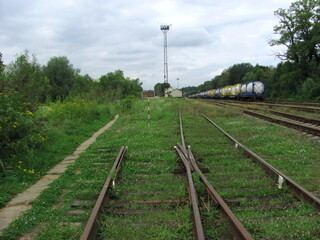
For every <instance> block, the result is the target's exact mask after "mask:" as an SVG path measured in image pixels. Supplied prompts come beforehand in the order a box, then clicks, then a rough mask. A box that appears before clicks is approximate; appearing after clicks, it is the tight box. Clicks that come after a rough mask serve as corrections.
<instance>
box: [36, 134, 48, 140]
mask: <svg viewBox="0 0 320 240" xmlns="http://www.w3.org/2000/svg"><path fill="white" fill-rule="evenodd" d="M38 136H39V137H40V138H41V140H42V141H47V140H48V138H49V137H42V136H41V135H40V134H38Z"/></svg>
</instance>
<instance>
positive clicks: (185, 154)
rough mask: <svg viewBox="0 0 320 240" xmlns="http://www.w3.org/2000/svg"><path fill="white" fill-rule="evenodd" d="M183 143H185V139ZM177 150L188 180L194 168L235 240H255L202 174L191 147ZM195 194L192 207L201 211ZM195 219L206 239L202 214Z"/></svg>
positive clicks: (200, 235)
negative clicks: (218, 207)
mask: <svg viewBox="0 0 320 240" xmlns="http://www.w3.org/2000/svg"><path fill="white" fill-rule="evenodd" d="M180 132H181V138H184V134H183V128H182V119H181V115H180ZM183 142H184V139H183ZM175 149H176V151H177V153H178V155H179V156H180V158H181V160H182V162H183V163H184V165H185V167H186V170H187V173H188V180H189V179H190V181H192V182H193V180H192V174H191V170H190V169H191V168H192V169H194V170H195V171H196V172H197V173H198V174H199V176H200V178H201V180H202V181H203V183H204V184H205V186H206V189H207V191H208V193H209V195H210V196H211V197H212V199H213V201H214V202H215V203H216V204H218V205H219V206H220V208H221V211H222V213H223V215H224V216H225V217H226V218H227V220H228V222H229V225H230V227H231V231H232V235H233V237H234V239H235V240H253V238H252V237H251V235H250V234H249V233H248V231H247V230H246V229H245V228H244V227H243V225H242V223H241V222H240V221H239V220H238V219H237V217H236V216H235V215H234V214H233V212H232V211H231V210H230V208H229V207H228V205H227V204H226V203H225V202H224V200H223V199H222V197H221V196H220V195H219V194H218V193H217V191H216V190H215V189H214V188H213V186H212V185H211V183H210V182H209V180H208V179H207V178H206V177H205V175H204V174H203V173H202V171H201V170H200V168H199V167H198V165H197V164H196V161H195V159H194V156H193V154H192V151H191V147H190V146H189V147H188V149H186V147H185V144H184V145H183V144H182V145H180V144H178V147H175ZM190 166H191V167H190ZM193 188H194V187H193ZM194 192H195V193H192V194H194V198H196V201H193V202H192V206H193V209H199V207H198V200H197V196H196V191H195V190H194ZM197 211H199V210H197ZM194 219H195V225H196V229H197V235H198V239H204V233H203V228H202V223H201V218H200V213H198V212H197V213H196V215H195V213H194ZM198 229H200V232H198Z"/></svg>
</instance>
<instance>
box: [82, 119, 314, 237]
mask: <svg viewBox="0 0 320 240" xmlns="http://www.w3.org/2000/svg"><path fill="white" fill-rule="evenodd" d="M193 117H195V116H193ZM204 117H205V116H204ZM205 118H206V119H207V120H208V121H209V122H210V123H211V124H213V125H215V127H216V128H217V129H218V130H215V129H213V127H210V132H212V133H214V134H212V135H211V134H210V138H211V137H212V138H214V141H208V140H210V138H209V139H208V138H206V139H204V138H203V136H200V137H199V136H198V135H197V131H198V133H199V132H201V131H200V129H201V128H206V132H208V131H209V128H208V125H206V124H207V123H206V121H205V120H198V121H197V122H199V126H197V130H196V131H190V130H189V129H190V128H192V127H194V126H190V125H188V124H190V123H188V120H186V122H187V124H186V125H187V128H186V129H187V130H186V132H187V138H186V139H187V142H188V143H193V141H195V142H197V143H199V142H201V145H202V146H205V149H206V154H205V157H206V158H208V161H207V159H201V158H199V157H198V156H199V155H201V151H199V152H198V151H197V147H195V149H196V150H195V153H196V156H197V157H196V158H195V157H194V154H193V153H192V151H191V147H190V146H189V147H186V143H185V138H184V130H183V127H182V119H181V117H180V134H181V144H180V143H179V144H177V146H176V147H175V150H176V152H177V153H178V156H179V157H180V159H181V162H180V165H179V164H177V165H176V167H178V169H176V170H174V171H170V170H168V169H170V168H172V166H171V167H170V168H169V167H168V163H167V162H161V161H160V162H159V161H152V159H149V160H145V161H139V162H134V161H133V159H130V158H128V159H127V158H126V160H124V159H123V157H124V155H125V153H126V151H127V148H125V147H122V148H121V150H120V152H119V154H118V156H117V158H116V160H115V162H114V165H113V167H112V169H111V171H110V174H109V176H108V178H107V180H106V183H105V185H104V187H103V188H102V192H101V193H100V196H99V198H98V200H97V203H96V205H95V207H94V210H93V212H92V214H91V217H90V219H89V220H88V223H87V225H86V227H85V230H84V232H83V235H82V237H81V239H82V240H84V239H119V238H120V239H128V238H130V239H145V238H148V239H177V238H178V239H192V238H193V239H288V238H290V239H300V235H299V234H300V233H299V232H297V231H296V230H293V231H289V230H288V229H286V230H285V231H283V228H285V226H287V225H289V226H290V224H291V225H294V224H300V223H302V225H303V227H301V228H299V231H300V232H301V233H303V234H309V236H311V238H308V239H317V238H318V237H320V232H319V229H317V228H316V227H315V226H318V225H316V224H317V223H319V224H320V222H319V221H320V220H319V217H320V215H319V209H320V200H319V199H318V198H316V197H315V196H313V195H312V194H311V193H309V192H308V191H306V190H305V189H303V188H302V187H301V186H299V185H298V184H296V183H295V182H294V181H293V180H291V179H290V178H289V177H287V176H286V175H284V174H283V173H281V172H280V171H278V170H277V169H275V168H274V167H272V166H271V165H270V164H268V163H267V162H266V161H265V160H263V159H261V158H260V157H259V156H257V155H256V154H255V153H253V152H252V151H250V150H249V149H247V148H246V147H244V146H243V145H242V144H241V143H239V142H238V141H236V140H235V139H234V138H232V137H231V136H230V135H228V134H227V133H225V132H224V131H223V130H222V129H221V128H219V126H217V125H216V124H215V123H214V122H212V121H211V120H210V119H208V118H207V117H205ZM189 119H190V117H189ZM184 121H185V120H184ZM191 122H192V121H191ZM190 132H191V134H189V133H190ZM222 133H223V134H222ZM230 140H232V141H233V143H230ZM213 142H214V144H215V145H216V146H218V147H217V148H213V149H212V147H213V146H212V144H213ZM239 149H241V150H242V151H244V152H245V154H246V156H244V155H243V154H242V153H241V151H239ZM133 155H134V154H133ZM213 159H214V160H213ZM252 159H253V160H254V162H256V163H258V165H257V164H256V163H254V162H253V161H252ZM239 162H240V164H239ZM122 165H124V166H123V167H121V166H122ZM121 169H122V170H121ZM204 170H206V171H205V173H204ZM121 171H122V175H121V177H120V178H119V176H120V173H121ZM235 171H237V174H234V173H235ZM266 172H267V173H268V174H269V175H268V174H266ZM184 176H185V177H184ZM186 189H187V191H186ZM218 212H220V214H217V213H218ZM190 216H192V217H191V219H192V221H190ZM185 225H188V227H182V226H185ZM275 225H276V226H277V227H276V228H275V230H274V229H273V227H274V226H275ZM227 226H228V227H227ZM179 228H182V229H183V230H182V231H179ZM155 233H157V234H155ZM159 234H160V235H159ZM120 236H121V237H120ZM178 236H180V237H178ZM182 236H183V237H182Z"/></svg>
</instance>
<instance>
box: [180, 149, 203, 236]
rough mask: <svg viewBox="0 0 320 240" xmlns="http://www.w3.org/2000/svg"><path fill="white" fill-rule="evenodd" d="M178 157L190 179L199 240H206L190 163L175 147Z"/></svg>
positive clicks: (191, 198) (191, 199) (189, 183)
mask: <svg viewBox="0 0 320 240" xmlns="http://www.w3.org/2000/svg"><path fill="white" fill-rule="evenodd" d="M175 149H176V151H177V153H178V155H179V156H180V158H181V160H182V159H183V160H182V162H183V164H184V166H185V168H186V172H187V178H188V185H189V194H190V201H191V205H192V213H193V219H194V224H195V230H196V235H197V239H198V240H205V236H204V231H203V226H202V222H201V216H200V210H199V200H198V196H197V192H196V189H195V187H194V183H193V178H192V173H191V170H190V165H189V161H188V160H187V159H186V158H185V156H184V153H183V152H182V151H181V149H179V148H177V147H175Z"/></svg>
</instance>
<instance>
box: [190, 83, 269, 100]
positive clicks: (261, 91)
mask: <svg viewBox="0 0 320 240" xmlns="http://www.w3.org/2000/svg"><path fill="white" fill-rule="evenodd" d="M265 96H266V84H265V82H262V81H252V82H246V83H237V84H235V85H229V86H225V87H223V88H217V89H211V90H208V91H205V92H200V93H196V94H193V95H190V96H189V98H215V99H239V100H264V99H265Z"/></svg>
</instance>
